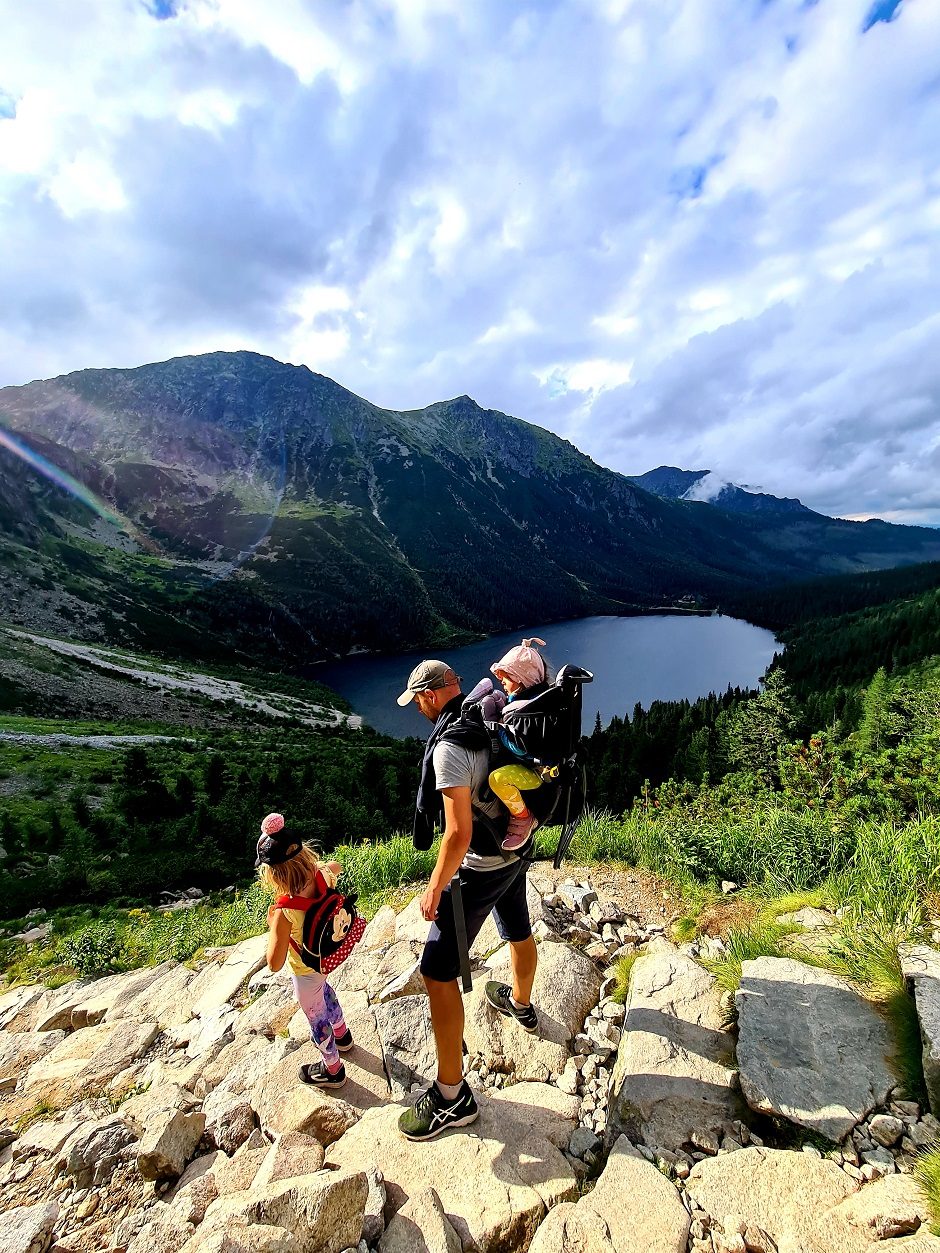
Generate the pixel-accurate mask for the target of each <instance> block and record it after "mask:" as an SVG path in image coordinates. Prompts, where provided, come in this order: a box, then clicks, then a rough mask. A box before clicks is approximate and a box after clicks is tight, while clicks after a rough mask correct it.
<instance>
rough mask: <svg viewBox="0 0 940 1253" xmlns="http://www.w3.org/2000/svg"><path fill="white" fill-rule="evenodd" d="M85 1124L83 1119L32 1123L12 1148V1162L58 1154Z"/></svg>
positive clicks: (71, 1118) (72, 1118)
mask: <svg viewBox="0 0 940 1253" xmlns="http://www.w3.org/2000/svg"><path fill="white" fill-rule="evenodd" d="M85 1124H86V1119H84V1118H74V1117H70V1118H62V1119H59V1120H58V1121H56V1122H34V1123H33V1124H32V1126H31V1127H28V1128H27V1129H26V1130H25V1131H24V1132H23V1134H22V1135H21V1136H20V1137H19V1138H18V1139H17V1140H16V1142H15V1143H14V1145H13V1147H12V1155H13V1160H14V1161H15V1162H21V1161H24V1160H25V1159H26V1158H28V1157H37V1156H38V1157H48V1156H51V1155H54V1154H57V1153H60V1152H61V1151H62V1149H63V1148H64V1147H65V1145H66V1144H67V1143H68V1141H69V1140H70V1139H71V1137H72V1136H73V1135H75V1133H76V1132H77V1131H80V1130H81V1128H82V1127H84V1126H85Z"/></svg>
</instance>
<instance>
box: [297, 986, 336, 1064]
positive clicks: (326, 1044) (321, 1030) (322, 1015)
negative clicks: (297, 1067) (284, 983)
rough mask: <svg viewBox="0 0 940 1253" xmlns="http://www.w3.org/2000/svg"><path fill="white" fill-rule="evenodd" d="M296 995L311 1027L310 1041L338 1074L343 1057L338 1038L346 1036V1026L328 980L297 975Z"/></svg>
mask: <svg viewBox="0 0 940 1253" xmlns="http://www.w3.org/2000/svg"><path fill="white" fill-rule="evenodd" d="M292 977H293V980H294V991H295V992H296V993H297V1000H298V1001H299V1002H300V1008H301V1009H302V1010H303V1011H304V1015H305V1017H306V1019H307V1022H309V1023H310V1038H311V1040H312V1041H313V1042H314V1044H315V1045H316V1046H317V1048H318V1049H319V1050H320V1052H321V1053H322V1054H323V1060H324V1061H325V1062H326V1068H327V1070H337V1069H338V1067H339V1062H340V1057H339V1050H338V1049H337V1047H336V1036H338V1035H345V1033H346V1023H345V1022H344V1021H343V1011H342V1009H341V1007H340V1003H339V1001H338V1000H337V999H336V993H335V992H334V991H333V989H332V988H331V987H330V985H329V984H328V983H327V981H326V978H325V976H323V975H318V974H312V975H294V976H292Z"/></svg>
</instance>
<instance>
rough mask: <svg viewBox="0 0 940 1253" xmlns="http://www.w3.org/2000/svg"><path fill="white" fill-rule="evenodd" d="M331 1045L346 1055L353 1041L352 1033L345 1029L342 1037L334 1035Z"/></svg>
mask: <svg viewBox="0 0 940 1253" xmlns="http://www.w3.org/2000/svg"><path fill="white" fill-rule="evenodd" d="M333 1043H334V1044H335V1045H336V1047H337V1048H338V1049H339V1051H340V1052H341V1053H348V1052H349V1050H350V1049H351V1048H352V1046H353V1044H354V1043H355V1041H354V1040H353V1038H352V1032H351V1031H350V1030H349V1028H348V1027H347V1028H346V1030H345V1031H344V1032H343V1034H342V1035H334V1036H333Z"/></svg>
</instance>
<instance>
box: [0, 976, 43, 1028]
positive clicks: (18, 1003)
mask: <svg viewBox="0 0 940 1253" xmlns="http://www.w3.org/2000/svg"><path fill="white" fill-rule="evenodd" d="M47 994H48V993H47V990H46V989H45V988H44V987H42V986H37V985H36V984H34V983H24V984H23V985H22V986H21V987H18V988H13V989H12V990H11V991H10V992H4V993H3V995H2V996H0V1031H32V1030H33V1028H34V1027H35V1025H36V1019H37V1017H38V1015H39V1005H40V1002H41V1001H42V999H43V997H44V996H46V995H47Z"/></svg>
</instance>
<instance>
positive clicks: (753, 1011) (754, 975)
mask: <svg viewBox="0 0 940 1253" xmlns="http://www.w3.org/2000/svg"><path fill="white" fill-rule="evenodd" d="M735 1000H736V1004H737V1009H738V1067H739V1069H740V1077H741V1089H742V1091H743V1093H744V1096H745V1098H746V1100H747V1103H748V1104H749V1105H750V1106H751V1108H752V1109H754V1110H757V1111H758V1112H760V1113H764V1114H776V1115H781V1116H783V1117H784V1118H787V1119H789V1120H790V1121H791V1122H794V1123H797V1124H799V1125H800V1126H802V1127H808V1128H810V1129H811V1130H813V1131H817V1132H819V1133H820V1134H821V1135H824V1136H828V1137H829V1139H830V1140H841V1139H843V1137H844V1136H846V1135H848V1133H849V1132H850V1131H851V1130H852V1128H853V1127H855V1126H856V1125H857V1124H858V1123H860V1122H861V1121H862V1119H863V1118H864V1117H865V1115H866V1114H868V1113H869V1112H870V1111H871V1110H872V1109H874V1108H875V1106H878V1105H883V1104H884V1103H885V1101H886V1100H887V1097H888V1093H889V1092H890V1091H891V1089H892V1087H893V1086H894V1085H895V1083H896V1082H897V1080H896V1079H895V1077H894V1075H893V1074H892V1073H891V1071H890V1069H889V1068H888V1063H887V1061H886V1058H887V1057H889V1056H890V1055H891V1052H892V1050H893V1048H894V1044H893V1041H892V1038H891V1034H890V1031H889V1028H888V1026H887V1024H886V1023H885V1021H884V1019H883V1018H882V1017H881V1016H880V1015H879V1014H878V1012H877V1011H876V1010H875V1009H874V1007H873V1006H872V1005H871V1004H870V1003H869V1002H868V1001H866V1000H865V999H864V998H863V997H862V996H861V995H859V993H858V992H856V991H855V989H854V988H852V987H851V986H850V985H849V984H848V983H846V982H845V980H843V979H839V978H838V977H837V976H836V975H833V974H830V973H829V971H827V970H821V969H819V968H817V967H814V966H807V965H804V964H803V963H802V962H798V961H794V960H793V959H792V958H789V957H760V958H758V959H756V960H755V961H746V962H745V963H744V965H743V968H742V975H741V986H740V989H739V991H738V993H737V996H736V998H735Z"/></svg>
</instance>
